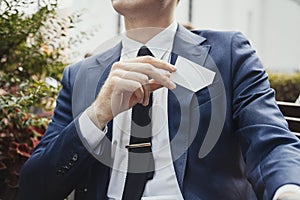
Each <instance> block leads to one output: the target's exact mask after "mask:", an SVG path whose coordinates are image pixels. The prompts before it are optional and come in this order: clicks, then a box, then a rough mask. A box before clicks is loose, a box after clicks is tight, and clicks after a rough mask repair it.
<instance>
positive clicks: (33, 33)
mask: <svg viewBox="0 0 300 200" xmlns="http://www.w3.org/2000/svg"><path fill="white" fill-rule="evenodd" d="M41 2H42V3H41V4H40V8H39V9H36V11H35V12H34V13H33V14H27V13H26V12H25V10H26V9H27V10H28V9H29V8H30V9H34V6H33V5H34V4H33V3H34V1H30V0H29V1H28V0H2V1H0V7H1V11H0V38H1V40H0V66H1V67H0V70H2V71H4V72H6V73H13V74H14V75H15V76H17V77H19V78H20V79H24V80H26V79H28V78H29V77H30V76H32V75H38V76H45V75H47V76H51V77H53V78H55V79H58V80H59V79H60V78H61V72H62V69H63V68H64V67H65V64H66V63H67V56H66V54H65V50H66V49H68V48H70V47H71V46H72V45H76V44H77V43H78V42H80V41H78V39H76V38H78V37H75V39H74V38H72V37H69V36H68V31H69V30H70V29H73V28H74V26H75V25H76V23H78V22H80V15H81V14H80V13H79V12H74V13H73V14H71V15H69V16H63V15H58V14H57V12H56V8H57V0H44V1H41ZM80 34H85V33H84V32H81V33H80Z"/></svg>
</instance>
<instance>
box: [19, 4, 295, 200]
mask: <svg viewBox="0 0 300 200" xmlns="http://www.w3.org/2000/svg"><path fill="white" fill-rule="evenodd" d="M177 3H178V2H177V1H176V0H112V4H113V7H114V9H115V10H116V11H117V12H118V13H120V14H121V15H123V16H124V20H125V26H126V30H127V32H126V34H124V35H123V36H122V37H121V41H120V43H118V44H117V45H116V46H114V47H112V48H111V49H109V50H107V51H105V52H104V53H101V54H98V55H95V56H92V57H90V58H88V59H86V60H83V61H82V62H79V63H76V64H74V65H71V66H69V67H67V68H66V69H65V71H64V74H63V79H62V85H63V88H62V89H61V91H60V93H59V96H58V98H57V106H56V108H55V112H54V116H53V119H52V122H51V124H49V127H48V129H47V132H46V133H45V135H44V137H43V139H42V140H41V142H40V143H39V145H38V146H37V148H36V149H35V151H34V153H33V154H32V156H31V157H30V159H29V160H28V161H27V162H26V163H25V165H24V166H23V168H22V172H21V176H20V199H28V200H29V199H30V200H32V199H64V198H65V197H67V196H68V195H69V194H70V193H71V192H72V191H73V190H75V191H76V192H75V193H76V198H77V199H100V200H102V199H144V200H150V199H176V200H177V199H187V200H194V199H203V200H207V199H209V200H210V199H212V200H215V199H228V200H234V199H236V200H241V199H251V200H252V199H265V200H267V199H270V200H271V199H275V200H283V199H286V200H288V199H299V196H300V195H299V190H300V189H299V188H300V187H299V185H300V141H299V140H298V139H297V138H296V137H295V136H294V135H293V134H292V133H291V132H290V131H289V130H288V126H287V123H286V121H285V120H284V118H283V116H282V114H281V113H280V111H279V110H278V107H277V105H276V102H275V100H274V91H273V90H272V89H270V85H269V82H268V77H267V74H266V72H265V70H264V69H263V67H262V64H261V62H260V61H259V59H258V57H257V55H256V53H255V51H254V50H253V49H252V48H251V47H250V45H249V42H248V41H247V40H246V39H245V38H244V37H243V35H242V34H240V33H236V32H215V31H194V32H190V31H188V30H186V29H185V28H183V27H182V26H180V25H178V24H177V23H176V21H175V19H174V12H175V8H176V6H177ZM149 27H151V28H149ZM140 47H142V48H140ZM141 49H143V51H144V52H145V51H146V54H140V52H141ZM145 49H146V50H145ZM136 55H148V56H140V57H136ZM169 63H170V64H169ZM184 63H185V64H184ZM192 65H193V66H194V68H191V66H192ZM174 66H176V67H174ZM195 66H196V67H195ZM189 70H195V72H199V73H200V75H199V76H197V75H195V74H190V75H189V76H186V75H184V74H185V72H186V71H189ZM175 75H179V76H182V77H183V79H186V82H189V81H190V82H191V83H192V86H191V85H190V86H188V85H187V84H184V81H185V80H183V81H182V80H178V79H176V78H174V76H175ZM195 77H196V78H195ZM209 77H213V78H212V79H211V81H207V80H208V79H209ZM202 80H203V81H202ZM177 81H179V82H177ZM201 81H202V82H201ZM174 82H175V83H177V84H176V85H175V83H174ZM180 83H182V84H180ZM194 86H195V88H197V89H195V88H194ZM137 105H139V106H140V107H147V106H148V105H150V106H151V107H150V108H151V110H152V111H151V112H150V113H151V115H152V116H150V117H151V119H152V120H151V131H152V135H151V137H150V141H149V142H143V143H135V144H133V143H131V138H132V136H131V135H130V132H131V129H132V126H133V125H131V124H133V123H132V120H131V117H132V118H133V115H134V114H132V113H134V111H133V110H134V109H135V107H136V106H137ZM141 118H143V117H141ZM143 130H144V129H143ZM132 149H144V152H143V153H142V154H139V155H142V157H143V156H144V155H146V154H147V156H148V155H151V156H153V158H154V166H155V167H154V168H153V169H149V172H153V171H154V173H151V177H150V176H149V177H147V180H146V181H145V182H144V183H142V184H144V185H143V186H142V187H141V188H142V191H140V189H138V188H140V186H139V184H141V183H140V179H141V178H136V179H133V180H134V181H133V182H131V183H129V179H132V178H129V176H130V175H129V174H130V173H131V174H135V173H136V174H145V172H143V171H130V166H131V165H130V164H129V161H130V159H131V158H129V156H130V150H132ZM146 150H147V151H146ZM148 150H149V151H148ZM135 164H136V165H137V166H136V167H137V168H135V170H138V169H139V168H138V167H139V166H140V165H143V163H135ZM146 165H148V164H146ZM149 165H150V164H149ZM148 175H149V174H147V176H148ZM129 193H131V194H132V193H133V194H137V195H135V197H134V198H131V197H129V198H128V197H127V194H129ZM139 193H140V194H139Z"/></svg>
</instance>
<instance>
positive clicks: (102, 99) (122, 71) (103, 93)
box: [87, 56, 176, 129]
mask: <svg viewBox="0 0 300 200" xmlns="http://www.w3.org/2000/svg"><path fill="white" fill-rule="evenodd" d="M175 71H176V68H174V67H173V66H172V65H171V64H169V63H167V62H164V61H161V60H159V59H157V58H154V57H151V56H143V57H137V58H134V59H132V60H127V61H121V62H116V63H114V64H113V66H112V68H111V71H110V74H109V76H108V78H107V80H106V81H105V83H104V85H103V86H102V88H101V90H100V92H99V94H98V96H97V98H96V100H95V101H94V102H93V104H92V105H91V106H90V108H89V109H88V110H87V115H88V116H89V117H90V119H91V120H92V121H93V122H94V123H95V124H96V125H97V126H98V127H99V128H100V129H103V128H104V126H105V125H106V124H107V123H108V122H109V121H110V120H111V119H113V118H114V117H115V116H117V115H118V114H119V113H121V112H123V111H125V110H128V109H130V108H131V107H133V106H134V105H135V104H137V103H141V104H143V105H144V106H146V105H148V102H149V97H150V93H151V92H153V91H155V90H157V89H159V88H161V87H167V88H168V89H175V87H176V85H175V84H174V83H173V82H172V81H171V80H170V76H171V74H170V73H172V72H175Z"/></svg>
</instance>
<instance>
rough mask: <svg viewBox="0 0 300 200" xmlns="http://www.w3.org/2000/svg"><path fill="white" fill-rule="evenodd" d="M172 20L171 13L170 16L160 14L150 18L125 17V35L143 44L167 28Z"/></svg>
mask: <svg viewBox="0 0 300 200" xmlns="http://www.w3.org/2000/svg"><path fill="white" fill-rule="evenodd" d="M173 21H174V17H173V15H172V16H170V17H162V16H161V17H159V18H157V19H151V20H148V19H143V18H125V28H126V35H127V37H129V38H131V39H133V40H135V41H138V42H140V43H143V44H145V43H147V41H149V40H150V39H151V38H153V37H154V36H155V35H157V34H158V33H160V32H161V31H163V30H164V29H165V28H167V27H168V26H169V25H170V24H171V23H172V22H173Z"/></svg>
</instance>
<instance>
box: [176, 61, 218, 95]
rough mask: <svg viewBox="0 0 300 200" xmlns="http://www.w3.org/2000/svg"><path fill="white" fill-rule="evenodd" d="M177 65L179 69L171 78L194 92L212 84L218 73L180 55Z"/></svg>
mask: <svg viewBox="0 0 300 200" xmlns="http://www.w3.org/2000/svg"><path fill="white" fill-rule="evenodd" d="M175 67H176V68H177V70H176V72H174V73H172V75H171V80H172V81H173V82H175V83H176V84H178V85H181V86H182V87H185V88H187V89H189V90H191V91H193V92H197V91H198V90H200V89H202V88H204V87H207V86H209V85H210V84H212V82H213V80H214V77H215V74H216V73H215V72H214V71H211V70H209V69H207V68H205V67H202V66H201V65H198V64H197V63H194V62H192V61H190V60H188V59H186V58H183V57H181V56H178V58H177V61H176V64H175Z"/></svg>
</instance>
